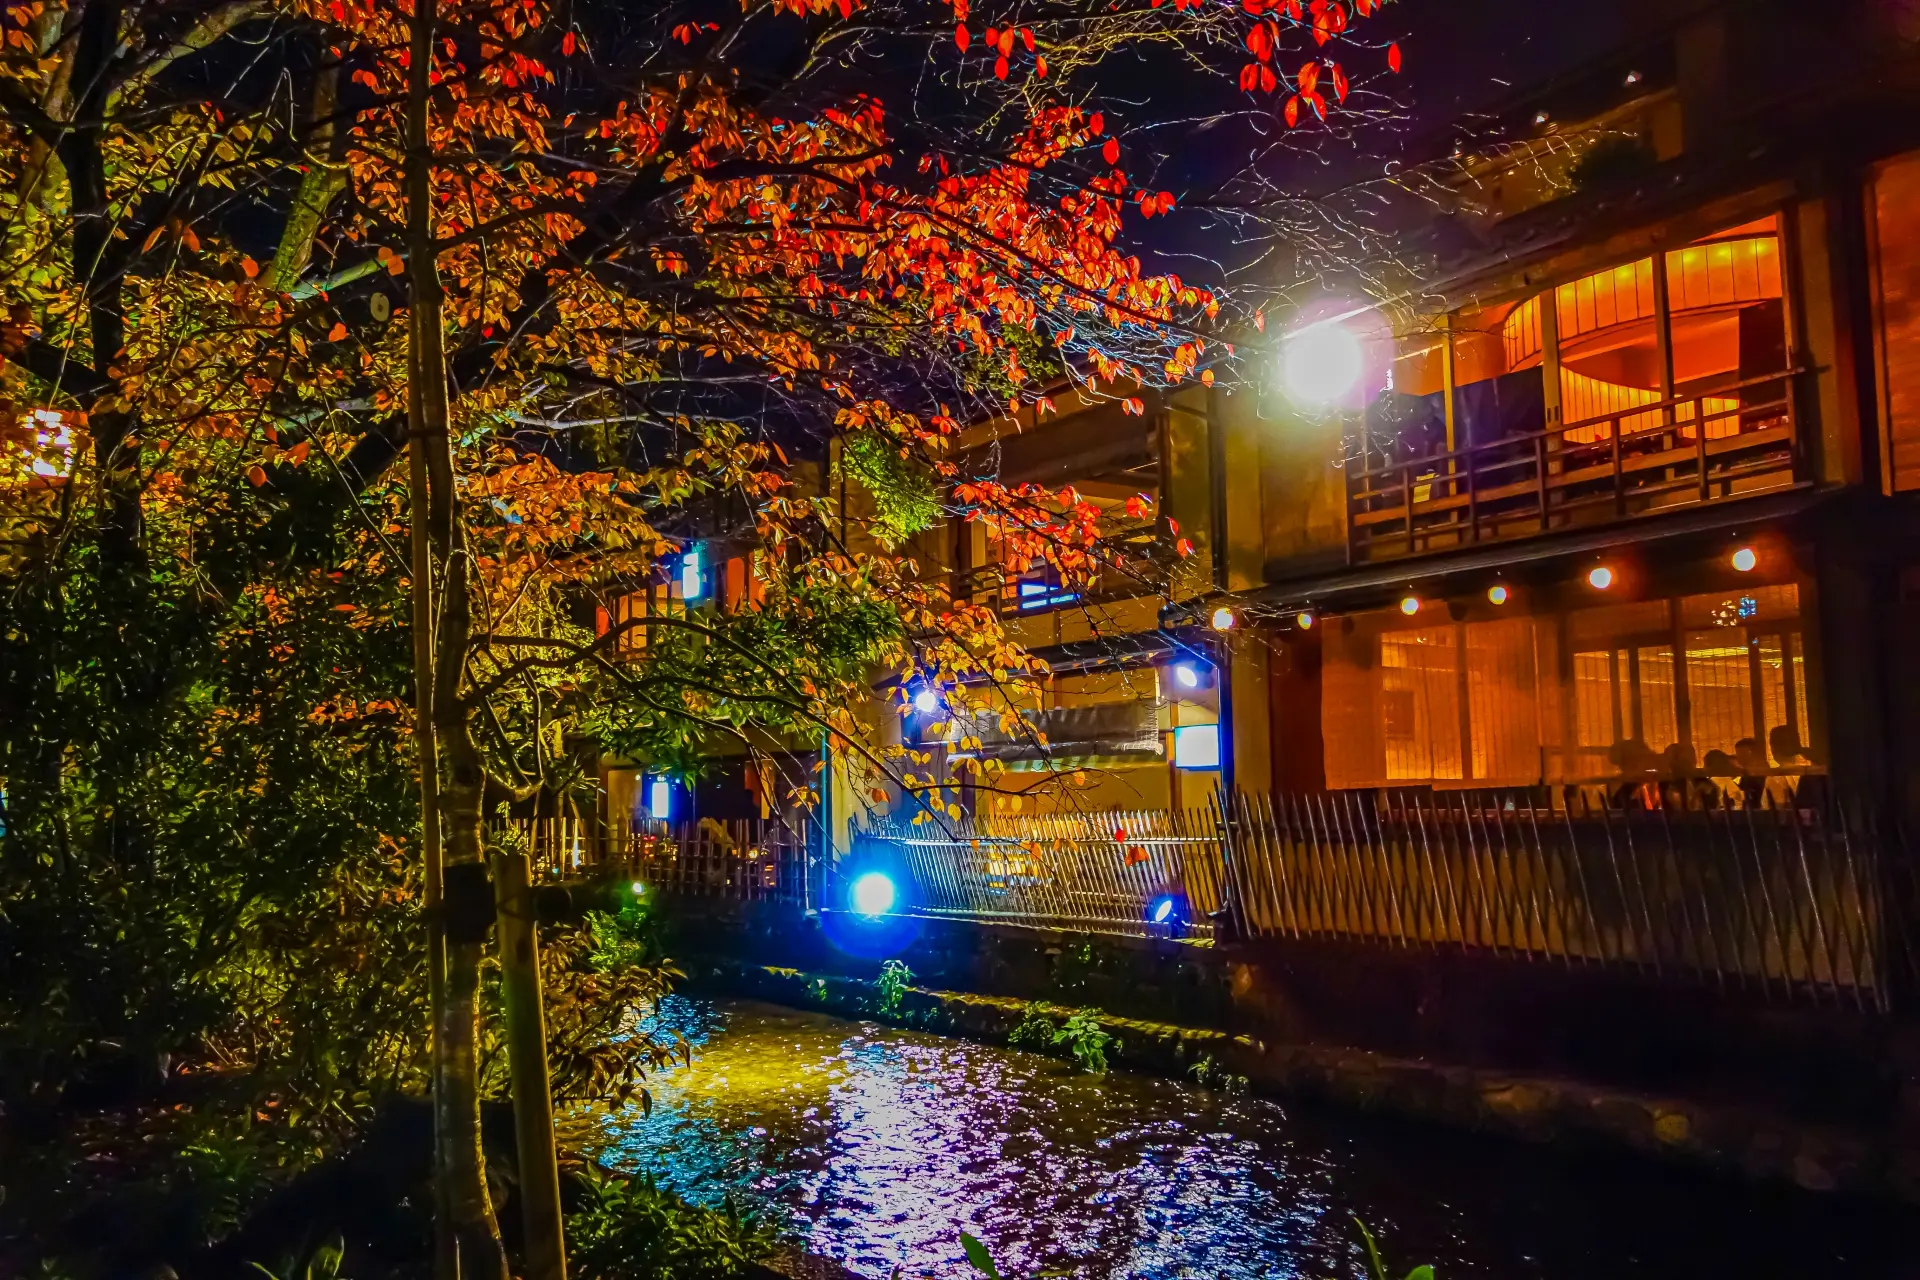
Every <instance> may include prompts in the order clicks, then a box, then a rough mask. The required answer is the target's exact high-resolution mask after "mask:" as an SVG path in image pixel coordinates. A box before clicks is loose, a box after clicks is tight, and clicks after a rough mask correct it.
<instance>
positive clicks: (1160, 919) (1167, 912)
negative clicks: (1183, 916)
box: [1151, 898, 1173, 924]
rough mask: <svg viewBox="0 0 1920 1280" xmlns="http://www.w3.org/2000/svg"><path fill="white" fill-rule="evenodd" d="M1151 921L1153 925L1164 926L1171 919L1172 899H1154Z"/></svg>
mask: <svg viewBox="0 0 1920 1280" xmlns="http://www.w3.org/2000/svg"><path fill="white" fill-rule="evenodd" d="M1151 919H1152V920H1153V922H1154V923H1155V924H1165V923H1166V922H1167V921H1169V920H1171V919H1173V899H1172V898H1156V899H1154V903H1153V915H1152V917H1151Z"/></svg>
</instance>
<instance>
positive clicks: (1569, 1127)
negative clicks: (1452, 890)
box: [688, 960, 1920, 1203]
mask: <svg viewBox="0 0 1920 1280" xmlns="http://www.w3.org/2000/svg"><path fill="white" fill-rule="evenodd" d="M688 970H689V973H688V976H689V980H690V984H691V986H690V989H691V990H695V991H702V992H707V993H714V994H725V995H733V996H743V997H747V998H752V999H759V1000H766V1001H769V1002H772V1003H775V1004H780V1005H785V1006H788V1007H791V1008H799V1009H814V1010H819V1011H821V1012H825V1013H831V1014H835V1015H837V1016H841V1017H855V1018H873V1019H877V1020H880V1021H884V1022H887V1023H889V1024H891V1025H896V1026H904V1027H915V1028H921V1029H925V1030H929V1031H935V1032H938V1033H940V1034H945V1035H956V1036H963V1037H967V1038H970V1039H973V1040H977V1041H981V1042H983V1043H988V1044H1005V1043H1006V1042H1007V1039H1008V1037H1009V1036H1010V1035H1011V1034H1012V1033H1013V1032H1014V1030H1015V1029H1016V1028H1017V1027H1018V1026H1020V1024H1021V1023H1022V1021H1023V1020H1025V1019H1027V1018H1028V1017H1029V1011H1030V1010H1033V1011H1036V1012H1038V1013H1040V1014H1041V1015H1042V1016H1045V1017H1048V1018H1051V1019H1053V1020H1055V1021H1064V1020H1065V1019H1066V1018H1067V1017H1069V1016H1071V1015H1072V1014H1073V1013H1074V1012H1075V1011H1076V1010H1075V1009H1074V1008H1073V1007H1069V1006H1066V1005H1061V1004H1055V1003H1050V1002H1045V1001H1041V1002H1034V1001H1028V1000H1022V999H1016V998H1012V997H1007V996H993V995H981V994H974V993H967V992H958V991H945V990H937V989H931V988H925V987H918V986H909V987H907V988H906V989H905V990H903V991H897V992H889V991H884V990H883V989H882V987H881V986H880V984H879V983H877V982H875V981H873V980H869V979H864V978H858V977H849V976H846V975H843V974H832V973H805V972H802V971H800V970H797V969H790V968H781V967H778V966H766V965H757V964H753V963H750V962H744V961H729V960H707V961H702V962H700V963H697V964H690V965H689V966H688ZM1098 1020H1099V1023H1100V1025H1101V1027H1102V1028H1103V1029H1104V1030H1106V1032H1107V1033H1108V1034H1109V1035H1110V1036H1112V1037H1113V1039H1114V1042H1115V1043H1114V1045H1113V1047H1112V1048H1111V1049H1110V1050H1109V1054H1110V1056H1111V1057H1112V1058H1113V1061H1114V1062H1115V1064H1116V1065H1118V1066H1121V1067H1124V1068H1126V1069H1128V1070H1133V1071H1142V1072H1150V1073H1154V1074H1158V1075H1162V1076H1167V1077H1173V1078H1185V1079H1194V1078H1202V1079H1204V1078H1209V1077H1210V1078H1212V1079H1215V1080H1228V1081H1234V1082H1240V1081H1244V1082H1245V1087H1246V1088H1248V1089H1250V1090H1252V1091H1253V1092H1255V1093H1258V1094H1263V1095H1267V1096H1272V1097H1276V1098H1283V1099H1285V1098H1301V1099H1309V1100H1313V1101H1315V1102H1320V1103H1326V1104H1332V1105H1336V1106H1340V1107H1345V1108H1351V1109H1356V1110H1359V1111H1363V1112H1372V1113H1384V1114H1391V1115H1397V1116H1404V1117H1408V1118H1412V1119H1416V1120H1421V1121H1427V1122H1433V1123H1439V1124H1445V1125H1449V1126H1452V1127H1456V1128H1464V1129H1468V1130H1472V1131H1475V1132H1478V1133H1486V1134H1496V1135H1499V1136H1501V1137H1504V1138H1510V1139H1517V1140H1520V1141H1524V1142H1530V1143H1553V1144H1558V1145H1563V1146H1573V1147H1579V1148H1583V1149H1609V1148H1610V1149H1620V1150H1626V1151H1631V1152H1634V1153H1636V1154H1638V1155H1641V1156H1645V1157H1650V1158H1653V1159H1657V1160H1661V1161H1665V1162H1670V1163H1677V1164H1684V1165H1692V1166H1695V1167H1701V1168H1706V1169H1711V1170H1714V1171H1717V1172H1720V1173H1723V1174H1730V1175H1734V1176H1738V1177H1743V1178H1748V1179H1757V1180H1762V1181H1772V1182H1782V1183H1788V1184H1791V1185H1793V1186H1796V1187H1799V1188H1802V1189H1804V1190H1809V1191H1818V1192H1845V1193H1851V1194H1862V1195H1869V1196H1876V1197H1886V1198H1891V1199H1896V1200H1901V1201H1905V1202H1907V1203H1920V1153H1915V1152H1913V1151H1911V1150H1908V1149H1906V1148H1905V1147H1904V1146H1902V1145H1901V1144H1899V1143H1897V1142H1895V1141H1893V1140H1892V1138H1891V1136H1890V1135H1881V1136H1880V1137H1879V1138H1878V1139H1876V1138H1875V1137H1874V1136H1872V1135H1866V1134H1861V1133H1858V1132H1851V1131H1847V1130H1842V1129H1838V1128H1832V1127H1826V1126H1819V1125H1813V1124H1796V1123H1793V1122H1791V1121H1787V1120H1783V1119H1782V1118H1781V1117H1779V1116H1777V1115H1769V1114H1766V1113H1762V1112H1757V1111H1753V1110H1749V1109H1744V1108H1740V1107H1735V1106H1715V1105H1712V1104H1710V1103H1704V1102H1701V1101H1698V1100H1689V1099H1680V1098H1670V1097H1659V1096H1654V1095H1649V1094H1642V1093H1634V1092H1630V1091H1625V1090H1618V1089H1607V1088H1602V1087H1596V1086H1593V1085H1589V1084H1582V1083H1579V1082H1575V1081H1569V1080H1564V1079H1557V1078H1553V1077H1549V1076H1532V1075H1524V1074H1515V1073H1511V1072H1499V1071H1489V1070H1484V1069H1476V1068H1469V1067H1461V1066H1453V1065H1445V1064H1438V1063H1432V1062H1426V1061H1419V1060H1412V1059H1404V1058H1395V1057H1391V1056H1388V1055H1384V1054H1378V1053H1370V1052H1366V1051H1362V1050H1356V1049H1348V1048H1337V1047H1328V1046H1319V1045H1310V1044H1280V1043H1271V1042H1268V1041H1266V1040H1264V1039H1261V1038H1258V1037H1255V1036H1250V1035H1245V1034H1234V1033H1230V1032H1227V1031H1221V1030H1217V1029H1210V1028H1205V1027H1191V1026H1182V1025H1178V1024H1175V1023H1170V1022H1160V1021H1150V1020H1145V1019H1139V1018H1129V1017H1124V1016H1119V1015H1114V1014H1108V1013H1105V1012H1101V1013H1099V1015H1098Z"/></svg>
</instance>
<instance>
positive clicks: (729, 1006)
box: [596, 996, 1920, 1280]
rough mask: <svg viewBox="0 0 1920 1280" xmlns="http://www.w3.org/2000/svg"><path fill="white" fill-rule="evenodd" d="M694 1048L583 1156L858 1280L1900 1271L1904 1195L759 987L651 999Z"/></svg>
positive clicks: (1914, 1239) (1907, 1247)
mask: <svg viewBox="0 0 1920 1280" xmlns="http://www.w3.org/2000/svg"><path fill="white" fill-rule="evenodd" d="M660 1018H661V1020H662V1022H663V1023H665V1024H667V1025H670V1026H672V1027H674V1028H675V1029H678V1030H680V1031H681V1032H683V1033H684V1034H685V1035H686V1036H687V1037H688V1039H689V1040H690V1041H691V1042H692V1043H693V1045H694V1053H693V1062H692V1065H691V1066H688V1067H676V1068H675V1069H673V1070H671V1071H669V1072H667V1073H665V1074H663V1075H662V1076H660V1077H659V1078H657V1079H655V1080H654V1081H653V1082H652V1085H653V1099H654V1105H653V1112H652V1115H651V1116H650V1117H647V1116H643V1115H642V1113H641V1111H640V1109H639V1108H638V1107H631V1108H628V1109H626V1110H624V1111H620V1112H615V1113H611V1114H607V1115H603V1116H600V1117H598V1118H597V1120H596V1123H597V1126H598V1129H599V1135H600V1136H599V1141H600V1144H601V1145H600V1147H599V1150H598V1151H597V1153H596V1154H597V1155H598V1158H599V1159H600V1160H601V1162H602V1163H604V1164H606V1165H608V1166H611V1167H614V1168H619V1169H623V1170H627V1171H631V1172H645V1173H648V1174H651V1175H653V1176H654V1177H655V1178H657V1179H658V1180H659V1181H660V1182H662V1183H663V1184H665V1185H668V1186H670V1187H672V1188H674V1189H675V1190H677V1191H679V1192H681V1193H682V1194H684V1195H686V1196H688V1197H689V1198H691V1199H694V1200H697V1201H701V1202H704V1203H710V1204H721V1203H724V1202H725V1201H726V1200H727V1199H728V1198H730V1197H731V1198H732V1199H733V1200H734V1202H735V1203H737V1204H742V1205H747V1206H751V1207H754V1208H756V1209H758V1210H760V1211H762V1212H767V1213H772V1214H775V1215H777V1216H779V1217H780V1218H782V1219H783V1220H784V1221H785V1222H786V1223H787V1225H788V1226H789V1227H790V1229H791V1230H792V1231H793V1232H794V1233H795V1234H796V1235H798V1236H799V1237H800V1238H801V1239H803V1240H804V1242H805V1244H806V1246H807V1247H808V1248H809V1249H810V1250H811V1251H812V1252H814V1253H818V1254H823V1255H826V1256H828V1257H831V1258H834V1259H836V1260H838V1261H840V1262H842V1263H844V1264H846V1265H847V1266H848V1267H849V1268H851V1269H852V1270H853V1271H855V1272H857V1273H859V1274H860V1275H862V1276H870V1277H874V1278H875V1280H886V1278H887V1277H890V1276H892V1275H893V1274H894V1272H895V1269H896V1268H899V1269H900V1270H901V1271H902V1273H903V1275H904V1276H907V1277H916V1276H921V1275H937V1276H962V1275H966V1274H969V1272H968V1269H967V1267H966V1264H965V1262H964V1255H963V1253H962V1250H961V1245H960V1233H961V1232H962V1231H968V1232H971V1233H973V1234H974V1235H976V1236H978V1237H980V1238H981V1239H982V1240H983V1241H985V1242H986V1243H987V1244H988V1245H989V1246H990V1248H991V1250H992V1252H993V1254H994V1256H995V1258H996V1260H997V1261H998V1263H999V1266H1000V1270H1001V1272H1002V1274H1003V1275H1006V1276H1008V1277H1009V1278H1010V1280H1013V1278H1017V1277H1030V1276H1033V1275H1035V1274H1036V1273H1039V1272H1042V1271H1048V1272H1053V1273H1056V1274H1064V1275H1071V1276H1084V1277H1141V1278H1143V1280H1144V1278H1153V1280H1160V1278H1162V1277H1165V1278H1169V1280H1170V1278H1172V1277H1207V1278H1209V1280H1212V1278H1215V1277H1222V1278H1226V1280H1242V1278H1251V1277H1270V1276H1272V1277H1301V1278H1302V1280H1347V1278H1348V1277H1355V1276H1361V1275H1364V1274H1365V1269H1364V1256H1363V1254H1362V1252H1361V1246H1360V1237H1359V1232H1358V1230H1357V1229H1356V1228H1355V1226H1354V1222H1353V1218H1354V1217H1355V1216H1358V1217H1359V1218H1360V1219H1362V1220H1364V1221H1365V1222H1366V1223H1367V1225H1368V1226H1369V1227H1371V1228H1372V1229H1373V1230H1374V1231H1375V1232H1376V1234H1377V1235H1378V1236H1379V1238H1380V1239H1381V1241H1382V1244H1383V1248H1384V1251H1385V1253H1386V1255H1387V1260H1388V1263H1389V1266H1390V1269H1391V1270H1392V1273H1393V1275H1394V1276H1395V1277H1396V1278H1397V1277H1399V1276H1402V1275H1404V1274H1405V1272H1406V1271H1407V1270H1409V1269H1410V1268H1412V1267H1413V1266H1414V1265H1416V1264H1417V1263H1423V1262H1426V1263H1432V1264H1434V1266H1435V1268H1436V1270H1437V1272H1438V1275H1439V1277H1440V1280H1454V1278H1456V1277H1459V1278H1464V1277H1491V1278H1495V1280H1504V1278H1506V1277H1552V1278H1554V1280H1588V1278H1592V1280H1601V1278H1603V1277H1604V1278H1605V1280H1618V1278H1619V1277H1624V1276H1651V1277H1661V1278H1666V1277H1672V1278H1673V1280H1682V1278H1684V1280H1719V1278H1720V1277H1740V1278H1742V1280H1745V1278H1747V1277H1770V1276H1779V1277H1793V1280H1809V1278H1811V1277H1817V1276H1835V1277H1838V1276H1846V1277H1850V1278H1861V1280H1866V1278H1873V1280H1878V1278H1879V1277H1920V1215H1916V1214H1912V1213H1910V1212H1908V1211H1907V1210H1904V1209H1896V1208H1894V1207H1891V1206H1884V1205H1870V1204H1862V1203H1858V1202H1848V1201H1842V1200H1838V1199H1834V1198H1831V1197H1821V1196H1815V1195H1811V1194H1808V1193H1803V1192H1798V1191H1795V1190H1792V1189H1790V1188H1754V1187H1745V1186H1736V1185H1732V1184H1729V1183H1724V1182H1720V1181H1717V1180H1714V1179H1709V1178H1706V1177H1703V1176H1697V1175H1694V1174H1692V1173H1690V1172H1687V1171H1679V1170H1669V1169H1666V1168H1663V1167H1655V1166H1649V1165H1647V1164H1645V1163H1643V1162H1638V1161H1630V1160H1626V1159H1618V1158H1611V1157H1602V1156H1596V1155H1593V1154H1588V1155H1584V1156H1579V1157H1575V1156H1571V1155H1563V1154H1558V1153H1555V1152H1549V1151H1546V1150H1542V1149H1537V1148H1531V1147H1525V1146H1521V1145H1518V1144H1514V1143H1508V1142H1501V1141H1497V1140H1493V1139H1480V1138H1475V1137H1473V1136H1471V1135H1463V1134H1459V1133H1455V1132H1451V1131H1445V1130H1439V1129H1433V1128H1429V1127H1426V1126H1413V1125H1406V1124H1399V1123H1392V1122H1388V1121H1385V1120H1377V1119H1366V1118H1359V1117H1355V1116H1354V1115H1352V1114H1349V1113H1344V1112H1342V1113H1336V1112H1333V1111H1326V1110H1320V1109H1315V1108H1307V1107H1300V1106H1293V1105H1283V1104H1280V1103H1276V1102H1271V1101H1266V1100H1262V1099H1258V1098H1251V1097H1247V1096H1243V1095H1236V1094H1231V1093H1225V1092H1220V1091H1216V1090H1211V1089H1206V1088H1202V1087H1200V1086H1198V1085H1196V1084H1192V1083H1185V1082H1176V1081H1171V1080H1165V1079H1159V1078H1154V1077H1149V1076H1139V1075H1133V1074H1130V1073H1127V1072H1123V1071H1115V1072H1112V1073H1110V1074H1108V1075H1105V1076H1101V1077H1093V1076H1087V1075H1081V1074H1076V1073H1075V1072H1074V1071H1072V1070H1071V1069H1070V1068H1069V1067H1068V1066H1067V1065H1066V1064H1064V1063H1061V1062H1058V1061H1055V1060H1054V1059H1051V1058H1047V1057H1041V1056H1038V1055H1035V1054H1029V1053H1022V1052H1016V1051H1014V1050H1010V1049H1004V1048H997V1047H993V1046H988V1045H981V1044H974V1043H969V1042H966V1041H961V1040H953V1039H947V1038H944V1037H940V1036H934V1035H927V1034H921V1033H918V1032H911V1031H901V1030H897V1029H893V1028H888V1027H883V1026H880V1025H877V1024H873V1023H860V1022H849V1021H845V1020H842V1019H837V1018H831V1017H827V1016H825V1015H822V1014H816V1013H801V1012H795V1011H793V1010H789V1009H783V1008H777V1007H775V1006H771V1005H764V1004H755V1003H749V1002H735V1001H718V1002H714V1001H707V1000H700V999H691V998H686V997H679V996H675V997H673V998H671V999H670V1000H669V1001H668V1003H667V1005H666V1006H664V1007H663V1009H662V1010H661V1013H660Z"/></svg>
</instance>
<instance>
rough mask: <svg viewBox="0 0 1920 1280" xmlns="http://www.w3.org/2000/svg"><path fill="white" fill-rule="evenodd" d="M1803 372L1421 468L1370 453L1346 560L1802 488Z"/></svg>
mask: <svg viewBox="0 0 1920 1280" xmlns="http://www.w3.org/2000/svg"><path fill="white" fill-rule="evenodd" d="M1801 373H1802V371H1801V370H1789V371H1787V372H1783V373H1776V374H1769V375H1767V376H1764V377H1759V378H1749V379H1745V380H1740V381H1728V382H1725V383H1722V384H1719V385H1714V386H1710V387H1707V388H1705V389H1700V390H1696V391H1693V392H1690V393H1689V394H1687V395H1683V396H1675V397H1673V398H1672V399H1668V400H1659V401H1655V402H1653V403H1651V404H1645V405H1637V406H1634V407H1631V408H1628V409H1623V410H1621V411H1619V412H1616V413H1611V414H1608V415H1606V416H1604V417H1598V418H1587V419H1583V420H1581V421H1578V422H1569V423H1565V424H1556V425H1550V426H1544V427H1542V428H1540V429H1538V430H1532V431H1520V432H1513V433H1511V434H1507V435H1504V436H1502V437H1500V438H1498V439H1494V440H1488V441H1484V442H1476V443H1469V444H1467V445H1466V446H1464V447H1460V448H1455V449H1452V450H1443V451H1429V452H1422V453H1420V454H1418V455H1415V456H1397V455H1398V450H1399V448H1400V446H1399V445H1397V444H1395V443H1392V442H1387V443H1381V442H1374V441H1363V445H1362V450H1361V458H1360V460H1359V463H1358V465H1355V466H1350V467H1349V469H1348V473H1347V550H1348V556H1349V558H1350V559H1351V560H1353V561H1354V562H1361V561H1369V560H1386V559H1393V558H1396V557H1401V556H1416V555H1423V554H1426V553H1429V552H1436V551H1446V550H1454V549H1457V548H1460V547H1465V546H1472V545H1475V544H1478V543H1485V542H1497V541H1505V540H1508V539H1514V538H1527V537H1533V536H1537V535H1539V534H1542V533H1548V532H1551V531H1554V530H1558V529H1565V528H1571V527H1578V526H1591V525H1600V524H1607V523H1611V522H1614V521H1620V520H1626V519H1630V518H1633V517H1637V516H1642V515H1647V514H1649V513H1653V512H1658V511H1665V510H1669V509H1672V508H1678V507H1685V506H1694V505H1699V504H1703V503H1711V502H1723V501H1727V500H1729V499H1733V498H1741V497H1746V496H1748V495H1750V494H1754V493H1761V492H1765V491H1767V490H1770V489H1779V488H1785V487H1787V486H1790V485H1792V484H1794V483H1796V482H1797V481H1799V480H1800V479H1801V478H1802V476H1803V462H1802V459H1801V451H1800V448H1799V435H1798V427H1797V423H1796V420H1795V410H1794V389H1795V387H1796V385H1797V381H1798V378H1799V376H1800V374H1801Z"/></svg>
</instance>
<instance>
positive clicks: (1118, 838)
mask: <svg viewBox="0 0 1920 1280" xmlns="http://www.w3.org/2000/svg"><path fill="white" fill-rule="evenodd" d="M1113 842H1114V843H1115V844H1125V843H1126V842H1127V829H1126V828H1125V827H1115V828H1114V829H1113Z"/></svg>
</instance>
